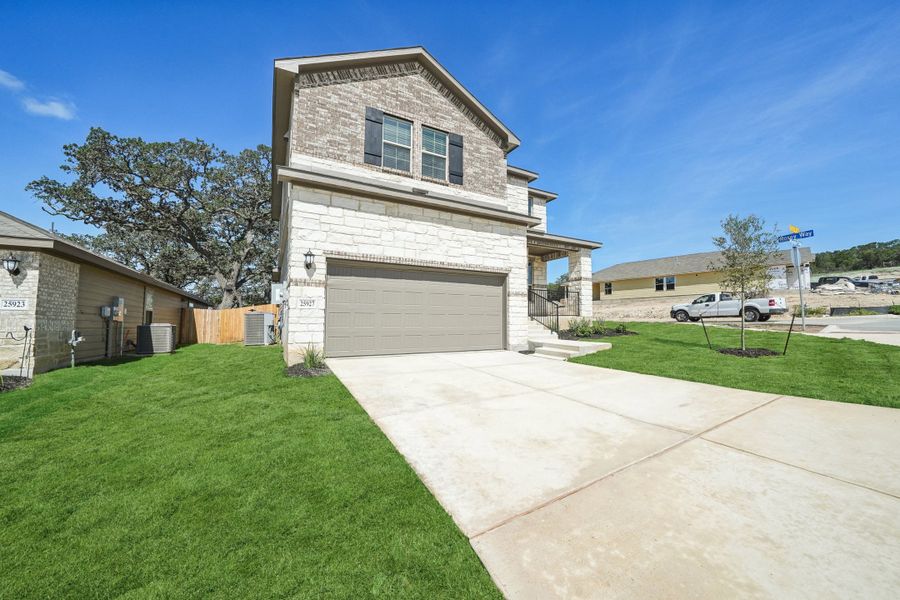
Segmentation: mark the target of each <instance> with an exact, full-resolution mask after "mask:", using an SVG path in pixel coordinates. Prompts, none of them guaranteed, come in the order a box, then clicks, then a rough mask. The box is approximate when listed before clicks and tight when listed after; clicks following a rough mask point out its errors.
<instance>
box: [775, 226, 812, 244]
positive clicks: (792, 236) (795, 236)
mask: <svg viewBox="0 0 900 600" xmlns="http://www.w3.org/2000/svg"><path fill="white" fill-rule="evenodd" d="M813 235H814V234H813V230H812V229H807V230H806V231H801V232H799V233H788V234H787V235H782V236H779V237H778V243H780V244H783V243H784V242H793V241H795V240H803V239H806V238H811V237H812V236H813Z"/></svg>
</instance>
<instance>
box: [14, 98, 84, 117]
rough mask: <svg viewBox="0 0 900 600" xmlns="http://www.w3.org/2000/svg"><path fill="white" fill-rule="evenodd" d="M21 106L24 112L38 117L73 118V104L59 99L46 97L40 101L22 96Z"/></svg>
mask: <svg viewBox="0 0 900 600" xmlns="http://www.w3.org/2000/svg"><path fill="white" fill-rule="evenodd" d="M22 106H23V107H24V108H25V112H27V113H30V114H32V115H37V116H40V117H54V118H56V119H63V120H64V121H70V120H72V119H74V118H75V105H74V104H72V103H71V102H63V101H61V100H55V99H52V98H51V99H48V100H45V101H43V102H42V101H40V100H38V99H36V98H30V97H25V98H22Z"/></svg>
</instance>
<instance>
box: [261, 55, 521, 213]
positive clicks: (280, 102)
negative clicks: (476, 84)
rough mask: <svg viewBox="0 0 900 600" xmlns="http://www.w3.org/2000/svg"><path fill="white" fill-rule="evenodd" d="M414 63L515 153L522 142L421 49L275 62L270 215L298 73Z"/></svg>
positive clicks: (277, 205)
mask: <svg viewBox="0 0 900 600" xmlns="http://www.w3.org/2000/svg"><path fill="white" fill-rule="evenodd" d="M408 61H417V62H418V63H420V64H421V65H423V66H424V67H425V68H427V69H428V70H429V71H430V72H431V73H433V74H434V76H435V77H437V79H438V81H440V82H441V84H443V85H444V86H445V87H446V88H447V89H449V90H450V91H452V92H453V93H454V94H455V95H456V96H457V97H458V98H459V99H460V100H461V101H462V102H463V103H465V105H466V106H467V107H468V109H469V110H471V111H472V112H473V113H474V114H475V115H476V116H477V117H478V118H479V119H481V120H482V121H484V122H485V123H486V124H487V126H488V127H490V128H491V130H492V131H494V133H496V134H497V135H498V137H499V138H500V140H501V143H502V147H503V150H504V151H505V152H507V153H509V152H512V151H513V150H515V149H516V148H517V147H518V146H519V144H521V141H520V140H519V138H518V137H517V136H516V134H514V133H513V132H512V130H510V129H509V127H507V126H506V125H505V124H504V123H503V122H502V121H501V120H500V119H498V118H497V116H496V115H494V113H492V112H491V111H490V110H488V108H487V107H486V106H484V105H483V104H482V103H481V102H479V100H478V99H477V98H476V97H475V96H474V95H472V93H471V92H470V91H469V90H467V89H466V87H465V86H464V85H462V84H461V83H460V82H459V81H458V80H457V79H456V78H455V77H453V75H451V74H450V72H449V71H447V69H445V68H444V66H443V65H441V63H439V62H438V61H437V59H435V58H434V57H433V56H432V55H431V54H429V53H428V51H427V50H425V48H423V47H422V46H412V47H409V48H392V49H388V50H374V51H370V52H350V53H345V54H324V55H320V56H301V57H295V58H277V59H275V74H274V78H273V83H272V85H273V89H272V165H273V173H272V184H273V185H272V187H273V189H272V214H273V216H274V217H275V218H278V217H279V215H280V212H281V194H280V193H279V190H278V189H277V188H278V187H280V186H278V184H277V178H276V177H275V172H274V168H275V167H276V166H280V165H286V164H287V157H288V152H289V149H288V148H287V140H286V139H285V134H286V132H287V131H288V130H289V127H290V113H291V100H292V97H293V96H292V93H293V88H294V79H295V77H296V76H297V74H298V73H301V72H303V73H306V72H320V71H330V70H334V69H341V68H343V69H346V68H351V67H363V66H372V65H379V64H386V63H398V62H408Z"/></svg>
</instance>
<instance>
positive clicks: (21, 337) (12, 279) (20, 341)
mask: <svg viewBox="0 0 900 600" xmlns="http://www.w3.org/2000/svg"><path fill="white" fill-rule="evenodd" d="M0 252H4V253H5V254H4V258H5V257H6V254H8V253H9V250H5V249H3V250H0ZM13 254H15V256H16V258H18V259H19V261H20V262H19V274H18V275H16V276H12V275H10V274H9V273H7V272H6V270H5V269H0V298H2V299H4V300H24V301H25V302H27V306H26V307H25V309H24V310H0V365H2V366H5V365H7V364H8V363H12V364H11V365H9V366H6V367H5V368H3V369H2V371H0V372H2V373H3V374H4V375H21V376H24V377H31V375H32V373H33V372H34V320H35V319H34V312H35V307H36V306H37V293H38V276H39V273H40V271H39V266H40V257H41V255H40V254H39V253H38V252H22V251H13ZM26 326H27V327H29V328H31V334H30V335H29V336H28V339H27V340H26V339H25V327H26Z"/></svg>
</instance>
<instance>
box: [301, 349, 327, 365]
mask: <svg viewBox="0 0 900 600" xmlns="http://www.w3.org/2000/svg"><path fill="white" fill-rule="evenodd" d="M303 366H304V367H306V368H307V369H321V368H322V367H324V366H325V353H324V352H322V351H321V350H319V349H318V348H316V347H315V346H313V345H312V344H310V345H308V346H307V347H306V350H304V351H303Z"/></svg>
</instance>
